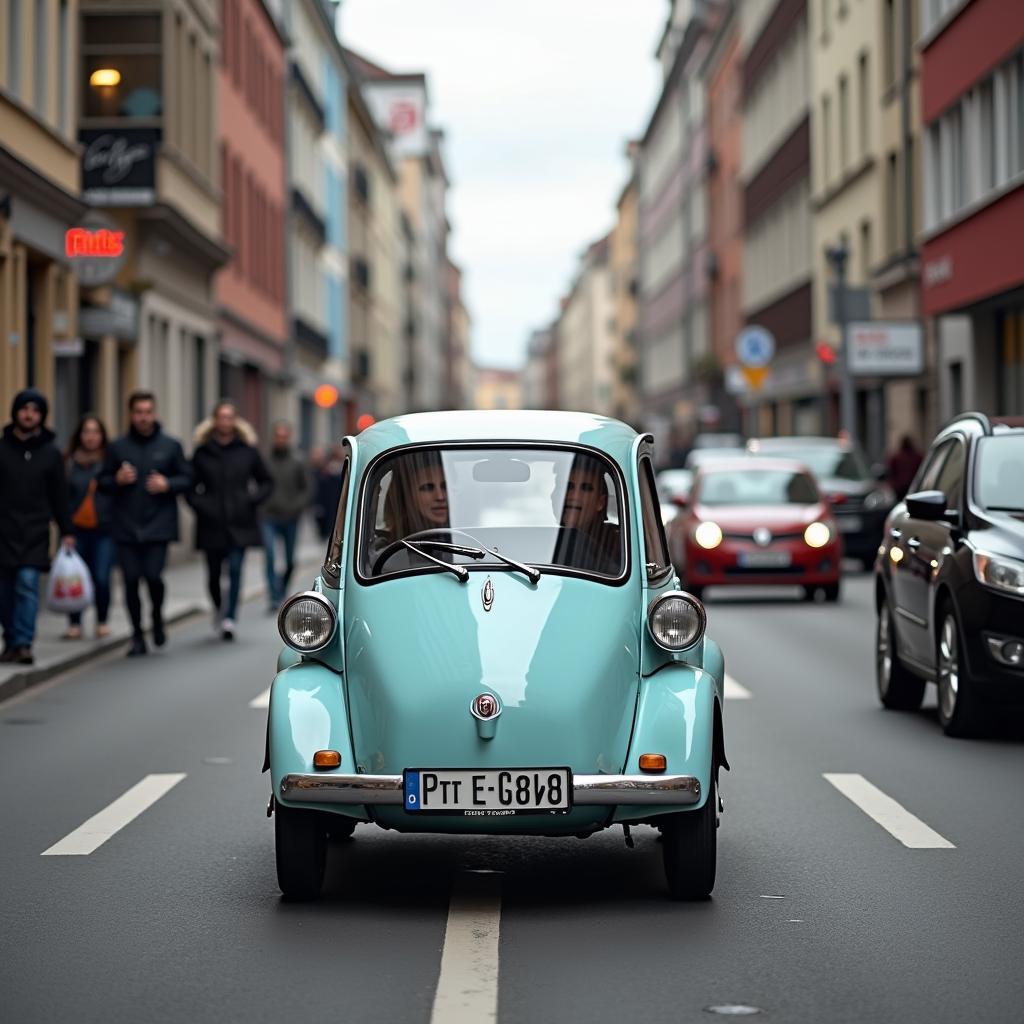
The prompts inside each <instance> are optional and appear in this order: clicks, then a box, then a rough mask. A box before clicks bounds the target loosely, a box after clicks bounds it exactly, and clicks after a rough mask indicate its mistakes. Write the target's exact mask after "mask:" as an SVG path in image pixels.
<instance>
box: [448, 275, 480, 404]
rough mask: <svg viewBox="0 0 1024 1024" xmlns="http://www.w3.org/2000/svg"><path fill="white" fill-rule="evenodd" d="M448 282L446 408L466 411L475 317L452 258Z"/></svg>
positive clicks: (470, 375) (469, 392)
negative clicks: (465, 299)
mask: <svg viewBox="0 0 1024 1024" xmlns="http://www.w3.org/2000/svg"><path fill="white" fill-rule="evenodd" d="M446 281H447V300H448V302H447V317H448V384H447V397H446V399H445V405H446V406H447V407H448V408H449V409H465V408H467V407H468V405H469V403H470V400H471V391H472V375H473V362H472V352H471V351H470V344H471V335H472V317H471V316H470V313H469V310H468V309H467V308H466V303H465V301H464V298H463V291H462V268H461V267H460V266H459V265H458V264H457V263H455V262H453V261H452V260H451V259H449V260H448V268H447V274H446Z"/></svg>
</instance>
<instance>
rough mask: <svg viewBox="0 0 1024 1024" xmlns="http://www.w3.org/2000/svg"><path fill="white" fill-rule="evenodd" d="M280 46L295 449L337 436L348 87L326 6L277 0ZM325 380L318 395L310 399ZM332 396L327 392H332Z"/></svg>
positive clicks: (344, 324)
mask: <svg viewBox="0 0 1024 1024" xmlns="http://www.w3.org/2000/svg"><path fill="white" fill-rule="evenodd" d="M283 12H284V14H285V31H286V33H287V35H288V38H289V40H290V43H291V46H290V48H289V52H288V87H287V96H286V104H285V110H286V116H287V129H286V132H287V134H286V139H287V152H288V181H289V213H288V246H287V248H288V263H289V272H288V280H289V286H288V298H289V309H290V314H291V324H290V345H291V353H290V370H291V373H290V381H291V395H292V398H291V409H290V412H289V416H288V418H289V419H293V420H296V421H297V423H298V440H299V445H300V447H302V448H305V449H308V448H309V447H311V446H312V445H323V444H326V443H329V442H330V441H334V440H337V439H339V438H340V437H341V435H342V433H343V431H344V429H345V424H346V421H347V418H348V417H347V409H348V407H349V405H350V403H351V401H352V392H351V386H350V374H349V353H348V345H347V330H348V311H347V302H348V292H349V280H348V271H349V268H348V255H347V241H346V237H347V228H346V214H347V200H346V187H347V184H348V156H347V152H346V123H345V122H346V112H347V96H346V84H345V70H344V64H343V57H342V52H341V45H340V43H339V42H338V39H337V36H336V35H335V31H334V24H333V11H331V12H329V11H328V10H327V8H326V7H325V5H324V4H323V3H321V0H292V2H291V3H286V4H284V5H283ZM322 385H325V386H326V389H333V390H327V393H326V396H325V397H323V398H321V399H320V401H319V402H318V401H317V396H318V394H319V395H324V394H325V392H324V391H320V392H318V391H317V389H318V388H320V387H321V386H322ZM332 396H333V398H332Z"/></svg>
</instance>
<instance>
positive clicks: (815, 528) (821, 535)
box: [804, 522, 832, 548]
mask: <svg viewBox="0 0 1024 1024" xmlns="http://www.w3.org/2000/svg"><path fill="white" fill-rule="evenodd" d="M831 539H832V531H831V530H830V529H829V528H828V526H827V525H826V524H825V523H820V522H819V523H811V525H810V526H808V527H807V529H806V530H804V542H805V543H806V544H807V546H808V547H809V548H823V547H824V546H825V545H826V544H827V543H828V542H829V541H830V540H831Z"/></svg>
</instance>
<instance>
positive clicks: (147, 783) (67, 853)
mask: <svg viewBox="0 0 1024 1024" xmlns="http://www.w3.org/2000/svg"><path fill="white" fill-rule="evenodd" d="M183 778H185V773H184V772H169V773H167V774H164V775H147V776H146V777H145V778H144V779H143V780H142V781H141V782H137V783H136V784H135V785H134V786H132V788H131V789H129V790H128V792H127V793H125V794H124V795H123V796H119V797H118V798H117V799H116V800H115V801H114V802H113V803H112V804H110V805H109V806H107V807H104V808H103V810H102V811H100V812H99V814H94V815H93V816H92V817H91V818H90V819H89V820H88V821H87V822H85V823H84V824H82V825H79V826H78V828H76V829H75V831H74V832H70V833H68V835H66V836H65V837H64V838H63V839H62V840H61V841H60V842H59V843H55V844H54V845H53V846H51V847H50V848H49V849H48V850H43V852H42V856H43V857H61V856H64V857H82V856H85V855H86V854H89V853H92V852H93V850H96V849H98V848H99V847H101V846H102V845H103V844H104V843H105V842H106V841H107V840H108V839H109V838H110V837H111V836H112V835H114V834H115V833H117V832H119V831H120V830H121V829H123V828H124V827H125V825H128V824H130V823H131V822H133V821H134V820H135V819H136V818H137V817H138V816H139V815H140V814H141V813H142V812H143V811H144V810H146V809H147V808H148V807H152V805H153V804H155V803H156V802H157V800H159V799H160V797H162V796H164V794H166V793H168V792H170V790H172V789H173V788H174V787H175V786H176V785H177V784H178V783H179V782H181V780H182V779H183Z"/></svg>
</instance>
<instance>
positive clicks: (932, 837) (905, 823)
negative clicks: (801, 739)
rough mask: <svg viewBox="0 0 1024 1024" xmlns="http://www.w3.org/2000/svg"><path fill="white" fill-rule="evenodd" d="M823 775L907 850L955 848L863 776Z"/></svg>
mask: <svg viewBox="0 0 1024 1024" xmlns="http://www.w3.org/2000/svg"><path fill="white" fill-rule="evenodd" d="M824 778H825V779H826V781H828V782H830V783H832V785H833V786H835V787H836V789H838V790H839V792H840V793H842V794H843V796H845V797H846V798H847V799H848V800H850V801H851V802H852V803H854V804H856V805H857V806H858V807H859V808H860V809H861V810H862V811H863V812H864V813H865V814H866V815H867V816H868V817H869V818H871V819H873V820H874V821H876V822H878V824H879V825H881V826H882V828H884V829H885V830H886V832H888V833H889V835H891V836H893V837H894V838H896V839H898V840H899V841H900V842H901V843H902V844H903V845H904V846H906V847H908V848H909V849H911V850H955V849H956V847H955V846H954V845H953V844H952V843H951V842H950V841H949V840H948V839H944V838H943V837H942V836H940V835H939V833H938V832H936V831H935V830H934V829H932V828H929V827H928V826H927V825H926V824H925V823H924V822H923V821H922V820H921V819H920V818H917V817H915V816H914V815H913V814H911V813H910V811H908V810H907V809H906V808H905V807H903V806H901V805H900V804H898V803H897V802H896V801H895V800H893V798H892V797H891V796H886V795H885V793H883V792H882V791H881V790H880V789H879V788H878V787H877V786H873V785H872V784H871V783H870V782H868V780H867V779H865V778H864V776H863V775H856V774H836V773H833V772H825V774H824Z"/></svg>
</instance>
